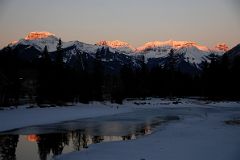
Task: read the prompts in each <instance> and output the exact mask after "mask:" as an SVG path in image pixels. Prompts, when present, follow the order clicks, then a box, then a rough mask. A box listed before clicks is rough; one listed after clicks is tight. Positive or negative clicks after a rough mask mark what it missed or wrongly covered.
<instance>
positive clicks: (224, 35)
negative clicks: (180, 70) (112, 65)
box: [0, 0, 240, 47]
mask: <svg viewBox="0 0 240 160" xmlns="http://www.w3.org/2000/svg"><path fill="white" fill-rule="evenodd" d="M239 7H240V3H239V1H238V0H0V25H1V28H0V47H3V46H5V45H7V44H8V43H9V42H11V41H14V40H18V39H19V38H23V37H25V36H26V35H27V33H29V32H31V31H49V32H52V33H55V34H56V35H57V36H59V37H62V39H63V40H64V41H69V40H79V41H82V42H87V43H92V44H94V43H96V42H97V41H99V40H115V39H119V40H123V41H127V42H129V43H130V44H132V45H133V46H135V47H136V46H140V45H142V44H143V43H145V42H148V41H154V40H161V41H164V40H169V39H173V40H191V41H196V42H198V43H200V44H202V45H206V46H209V47H212V46H215V45H216V44H217V43H219V42H226V43H227V44H228V45H229V46H230V47H233V46H235V45H236V44H238V43H240V18H239V16H240V14H239V11H238V8H239Z"/></svg>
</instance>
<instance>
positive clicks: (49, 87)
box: [0, 40, 240, 106]
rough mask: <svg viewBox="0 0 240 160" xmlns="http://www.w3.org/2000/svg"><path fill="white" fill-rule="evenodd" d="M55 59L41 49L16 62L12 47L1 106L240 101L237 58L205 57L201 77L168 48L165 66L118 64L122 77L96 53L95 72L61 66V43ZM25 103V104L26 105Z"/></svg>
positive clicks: (0, 74) (2, 65) (2, 75)
mask: <svg viewBox="0 0 240 160" xmlns="http://www.w3.org/2000/svg"><path fill="white" fill-rule="evenodd" d="M55 54H56V56H55V59H54V60H53V59H52V58H50V56H49V53H48V50H47V47H45V49H44V52H43V53H42V56H41V58H39V59H36V60H35V61H25V60H23V59H19V58H18V57H17V56H16V53H14V51H12V50H11V48H10V47H6V48H5V49H4V50H2V51H1V54H0V106H11V105H18V104H21V103H24V102H25V103H36V104H39V105H41V104H54V105H55V104H56V105H64V104H66V103H67V102H83V103H88V102H89V101H103V100H111V101H113V102H117V103H121V102H122V100H123V99H125V98H144V97H184V96H200V97H205V98H211V99H220V100H221V99H224V100H225V99H229V100H233V99H240V92H239V91H240V74H239V73H240V57H238V58H234V59H229V57H228V55H227V54H225V55H224V56H221V57H219V56H216V55H214V54H213V55H211V56H210V57H209V59H210V62H205V63H204V64H203V69H202V72H201V73H200V74H197V75H196V74H195V75H190V74H184V73H182V72H180V71H178V68H176V67H175V66H176V65H175V64H176V61H177V57H176V56H175V54H174V51H173V50H172V51H171V52H170V53H169V57H170V61H169V64H167V65H166V67H156V68H152V69H149V68H148V67H147V66H146V64H145V63H144V59H143V61H142V64H141V65H142V66H141V67H140V69H133V68H131V67H130V66H127V65H125V66H122V69H121V71H120V73H118V74H108V73H107V72H105V71H104V67H103V65H102V61H101V50H98V51H97V53H96V59H95V62H94V67H93V68H94V69H93V71H87V70H79V69H78V70H76V69H74V68H71V67H70V66H66V65H65V64H64V62H63V56H62V55H63V49H62V44H61V40H59V43H58V46H57V51H56V53H55ZM24 99H25V101H24Z"/></svg>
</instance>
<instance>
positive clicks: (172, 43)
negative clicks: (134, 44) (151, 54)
mask: <svg viewBox="0 0 240 160" xmlns="http://www.w3.org/2000/svg"><path fill="white" fill-rule="evenodd" d="M164 46H170V47H173V48H175V49H179V48H182V47H191V46H193V47H197V48H198V49H199V50H202V51H209V49H208V48H207V47H205V46H200V45H198V44H197V43H196V42H191V41H172V40H169V41H163V42H162V41H153V42H148V43H145V44H144V45H143V46H141V47H139V48H137V50H138V51H144V50H146V49H149V48H157V47H164Z"/></svg>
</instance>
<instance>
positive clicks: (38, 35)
mask: <svg viewBox="0 0 240 160" xmlns="http://www.w3.org/2000/svg"><path fill="white" fill-rule="evenodd" d="M50 36H55V35H54V34H53V33H50V32H30V33H29V34H28V35H27V37H25V40H35V39H43V38H48V37H50Z"/></svg>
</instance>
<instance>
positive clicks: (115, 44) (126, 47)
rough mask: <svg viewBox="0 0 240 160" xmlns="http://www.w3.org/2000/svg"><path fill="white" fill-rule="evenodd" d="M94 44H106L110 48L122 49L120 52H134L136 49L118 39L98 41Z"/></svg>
mask: <svg viewBox="0 0 240 160" xmlns="http://www.w3.org/2000/svg"><path fill="white" fill-rule="evenodd" d="M96 45H98V46H108V47H110V48H115V49H117V50H119V51H122V52H125V53H132V52H134V51H135V50H136V49H135V48H134V47H133V46H131V45H130V44H129V43H127V42H123V41H119V40H115V41H100V42H98V43H97V44H96Z"/></svg>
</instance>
